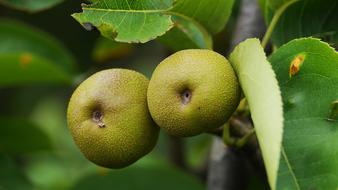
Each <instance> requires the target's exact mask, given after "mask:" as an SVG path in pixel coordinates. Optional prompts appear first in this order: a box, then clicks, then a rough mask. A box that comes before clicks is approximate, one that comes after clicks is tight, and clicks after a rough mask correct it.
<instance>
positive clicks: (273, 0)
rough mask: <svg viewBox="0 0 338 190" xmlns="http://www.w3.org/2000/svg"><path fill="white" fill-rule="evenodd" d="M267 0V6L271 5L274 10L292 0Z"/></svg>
mask: <svg viewBox="0 0 338 190" xmlns="http://www.w3.org/2000/svg"><path fill="white" fill-rule="evenodd" d="M260 1H262V0H260ZM265 1H266V5H267V6H269V7H270V8H271V9H273V10H277V9H278V8H280V7H281V6H283V5H284V4H286V3H288V2H290V1H292V0H265Z"/></svg>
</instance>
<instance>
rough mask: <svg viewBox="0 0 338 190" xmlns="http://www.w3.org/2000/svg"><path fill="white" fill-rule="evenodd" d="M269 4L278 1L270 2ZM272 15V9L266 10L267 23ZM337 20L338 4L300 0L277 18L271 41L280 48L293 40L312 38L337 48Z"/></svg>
mask: <svg viewBox="0 0 338 190" xmlns="http://www.w3.org/2000/svg"><path fill="white" fill-rule="evenodd" d="M281 1H282V0H281ZM284 1H285V2H286V0H284ZM284 1H283V2H284ZM269 2H270V3H271V2H279V1H274V0H270V1H269ZM274 13H275V12H274V10H273V9H271V8H270V9H269V8H268V10H267V15H266V16H267V18H268V22H271V19H272V16H273V14H274ZM337 20H338V3H337V1H336V0H326V1H325V3H323V1H321V0H300V1H299V2H295V3H294V4H292V5H290V6H289V7H288V8H287V9H286V11H285V12H284V13H283V14H282V16H281V17H280V18H279V21H278V22H277V25H276V27H275V29H274V32H273V33H272V41H273V43H275V44H276V45H277V46H280V45H282V44H285V43H287V42H288V41H290V40H293V39H295V38H299V37H309V36H313V37H317V38H321V39H323V40H325V41H327V42H329V43H332V44H334V45H335V46H336V47H337V44H338V24H337Z"/></svg>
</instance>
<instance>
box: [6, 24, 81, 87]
mask: <svg viewBox="0 0 338 190" xmlns="http://www.w3.org/2000/svg"><path fill="white" fill-rule="evenodd" d="M0 63H1V64H0V87H4V86H10V85H21V84H31V83H33V84H35V83H61V84H70V83H71V80H72V79H71V76H70V74H72V73H73V72H74V69H75V67H74V61H73V58H72V57H71V55H70V54H69V52H68V51H66V50H65V48H64V47H63V46H62V45H61V44H60V43H59V42H58V41H57V40H56V39H54V38H52V37H51V36H49V35H48V34H46V33H44V32H42V31H39V30H37V29H35V28H32V27H30V26H27V25H25V24H22V23H19V22H16V21H12V20H5V19H0Z"/></svg>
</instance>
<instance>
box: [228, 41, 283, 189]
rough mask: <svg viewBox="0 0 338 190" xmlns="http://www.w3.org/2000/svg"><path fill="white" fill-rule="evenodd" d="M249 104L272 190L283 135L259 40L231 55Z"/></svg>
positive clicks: (276, 89)
mask: <svg viewBox="0 0 338 190" xmlns="http://www.w3.org/2000/svg"><path fill="white" fill-rule="evenodd" d="M230 63H231V64H232V66H233V68H234V69H235V72H236V74H237V77H238V79H239V81H240V84H241V87H242V90H243V92H244V94H245V97H246V99H247V101H248V104H249V107H250V111H251V116H252V119H253V123H254V126H255V132H256V135H257V138H258V142H259V145H260V148H261V150H262V154H263V159H264V164H265V167H266V171H267V174H268V180H269V184H270V186H271V188H272V189H275V188H274V186H275V184H276V179H277V170H278V166H279V159H280V152H281V141H282V135H283V109H282V98H281V95H280V91H279V86H278V82H277V79H276V78H275V74H274V72H273V70H272V68H271V65H270V63H269V62H268V61H267V58H266V56H265V53H264V50H263V48H262V47H261V45H260V42H259V40H258V39H248V40H245V41H244V42H242V43H240V44H239V45H238V46H237V47H236V48H235V49H234V51H233V52H232V53H231V55H230Z"/></svg>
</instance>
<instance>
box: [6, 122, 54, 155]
mask: <svg viewBox="0 0 338 190" xmlns="http://www.w3.org/2000/svg"><path fill="white" fill-rule="evenodd" d="M50 149H51V143H50V140H49V138H48V137H47V135H46V134H45V133H43V132H42V131H41V129H40V128H39V127H37V126H36V125H34V124H33V123H31V122H29V121H27V120H24V119H18V118H8V117H6V118H4V117H2V118H0V153H6V154H24V153H30V152H35V151H42V150H50Z"/></svg>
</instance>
